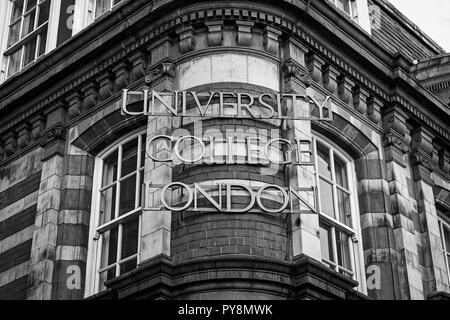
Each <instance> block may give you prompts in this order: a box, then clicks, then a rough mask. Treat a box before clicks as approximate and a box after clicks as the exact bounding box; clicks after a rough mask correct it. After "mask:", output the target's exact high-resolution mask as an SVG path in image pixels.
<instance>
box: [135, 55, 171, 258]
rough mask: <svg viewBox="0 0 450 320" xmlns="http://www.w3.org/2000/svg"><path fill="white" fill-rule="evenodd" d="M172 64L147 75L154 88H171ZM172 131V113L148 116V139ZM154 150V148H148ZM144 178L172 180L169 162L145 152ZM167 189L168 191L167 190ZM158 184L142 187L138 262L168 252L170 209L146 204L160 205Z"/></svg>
mask: <svg viewBox="0 0 450 320" xmlns="http://www.w3.org/2000/svg"><path fill="white" fill-rule="evenodd" d="M174 76H175V72H174V67H173V64H171V63H162V64H160V65H159V66H158V67H157V68H156V69H155V71H154V72H153V74H152V79H147V80H149V81H147V83H148V84H150V85H151V86H152V89H153V90H157V91H163V90H172V89H173V77H174ZM172 131H173V119H172V118H171V117H149V119H148V125H147V143H148V142H149V141H150V140H151V139H152V138H153V137H155V136H157V135H170V134H171V133H172ZM166 143H168V142H167V141H164V142H161V143H158V150H161V151H160V152H165V151H164V150H166V149H170V147H171V146H169V145H165V146H164V145H161V144H166ZM149 152H151V153H152V154H156V155H157V153H155V152H154V150H149ZM144 182H145V183H146V186H147V184H148V183H150V184H152V183H153V184H158V185H167V184H169V183H171V182H172V168H171V166H170V163H169V164H167V163H159V162H155V161H153V160H152V159H150V157H149V155H148V154H147V153H146V159H145V173H144ZM167 193H170V192H167ZM161 206H162V204H161V188H160V187H159V188H155V189H153V188H152V187H150V188H146V190H145V205H144V207H145V208H144V210H143V212H142V223H141V248H140V259H139V260H140V262H141V263H143V262H145V261H147V260H149V259H151V258H154V257H156V256H159V255H166V256H170V244H171V230H172V226H171V223H172V212H171V211H151V210H145V209H146V208H160V207H161Z"/></svg>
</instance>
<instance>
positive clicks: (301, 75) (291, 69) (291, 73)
mask: <svg viewBox="0 0 450 320" xmlns="http://www.w3.org/2000/svg"><path fill="white" fill-rule="evenodd" d="M283 74H284V78H285V79H289V78H292V77H294V78H297V79H298V80H300V81H301V82H302V83H303V84H304V85H305V86H306V87H309V86H311V85H312V78H311V76H310V74H309V72H308V71H307V70H305V69H304V68H302V67H300V66H299V65H298V64H296V63H294V62H292V61H290V60H289V61H287V62H285V63H284V64H283Z"/></svg>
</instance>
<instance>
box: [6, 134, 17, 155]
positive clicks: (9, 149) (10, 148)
mask: <svg viewBox="0 0 450 320" xmlns="http://www.w3.org/2000/svg"><path fill="white" fill-rule="evenodd" d="M3 139H4V144H5V153H6V156H8V157H9V156H12V155H13V154H14V153H15V152H16V150H17V134H16V132H14V131H13V130H11V131H8V132H7V133H6V134H5V135H4V137H3Z"/></svg>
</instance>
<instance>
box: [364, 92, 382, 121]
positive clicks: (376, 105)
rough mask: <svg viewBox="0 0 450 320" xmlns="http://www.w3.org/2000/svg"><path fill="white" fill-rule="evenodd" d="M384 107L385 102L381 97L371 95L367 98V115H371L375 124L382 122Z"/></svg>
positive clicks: (370, 117)
mask: <svg viewBox="0 0 450 320" xmlns="http://www.w3.org/2000/svg"><path fill="white" fill-rule="evenodd" d="M382 107H383V104H382V102H381V101H380V100H379V99H377V98H375V97H373V96H370V97H369V98H368V99H367V116H368V117H369V119H370V121H372V122H373V123H375V124H379V123H380V120H381V109H382Z"/></svg>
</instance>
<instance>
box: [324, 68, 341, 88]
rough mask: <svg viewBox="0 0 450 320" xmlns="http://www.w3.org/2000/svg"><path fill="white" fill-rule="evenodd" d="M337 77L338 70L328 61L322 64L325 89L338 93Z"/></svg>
mask: <svg viewBox="0 0 450 320" xmlns="http://www.w3.org/2000/svg"><path fill="white" fill-rule="evenodd" d="M337 77H338V71H337V70H336V68H334V67H332V66H331V65H329V64H328V63H326V64H324V65H323V66H322V78H323V85H324V87H325V89H327V90H328V91H330V92H331V93H332V94H337V87H338V85H337Z"/></svg>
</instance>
